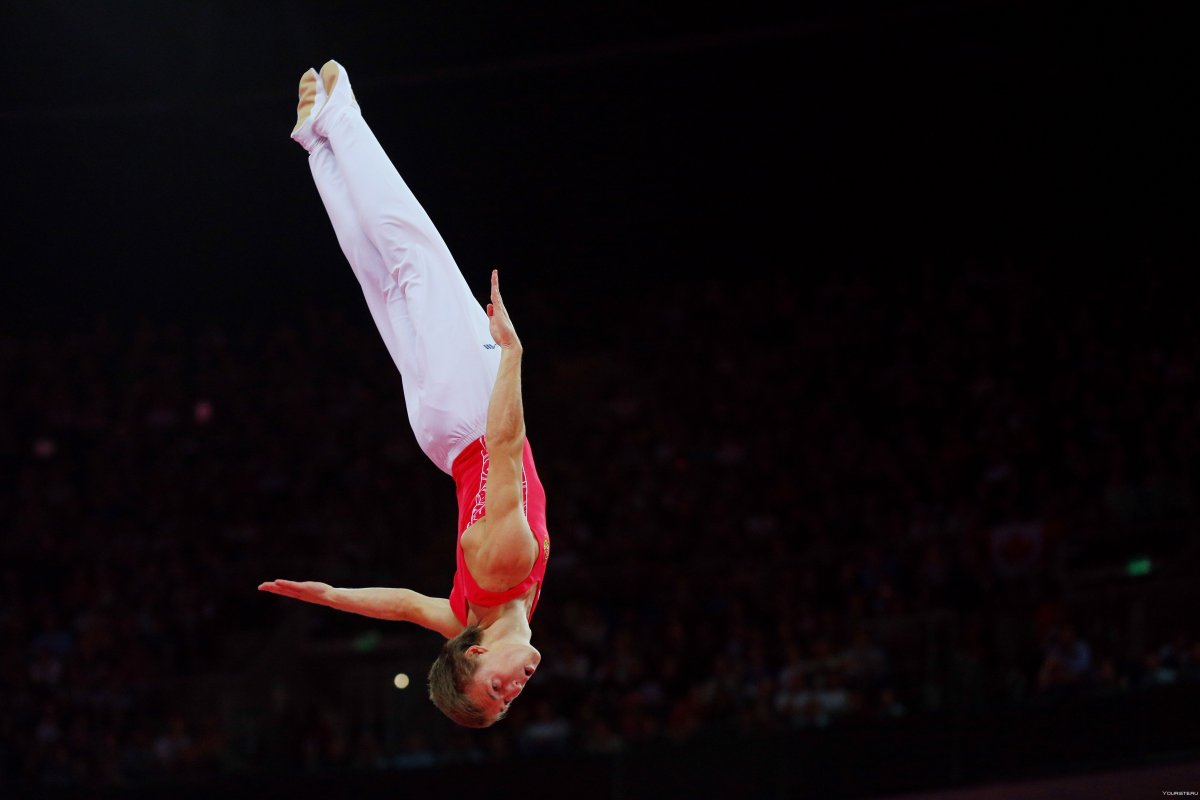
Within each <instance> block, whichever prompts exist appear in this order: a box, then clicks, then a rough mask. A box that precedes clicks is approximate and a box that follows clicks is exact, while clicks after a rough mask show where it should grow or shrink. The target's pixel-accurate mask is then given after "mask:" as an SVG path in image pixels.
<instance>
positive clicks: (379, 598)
mask: <svg viewBox="0 0 1200 800" xmlns="http://www.w3.org/2000/svg"><path fill="white" fill-rule="evenodd" d="M258 589H259V591H262V592H271V593H272V594H278V595H282V596H283V597H291V598H294V599H296V600H303V601H304V602H306V603H313V604H316V605H321V606H328V607H330V608H334V609H337V610H338V611H348V612H350V613H352V614H362V615H363V616H365V617H373V618H375V619H386V620H392V621H395V622H413V623H416V624H417V625H420V626H421V627H423V628H428V629H429V630H431V631H437V632H438V633H440V634H442V635H443V636H445V637H446V638H447V639H450V638H453V637H454V636H457V635H458V634H459V633H461V632H462V629H463V626H462V623H460V622H459V621H458V618H457V617H455V616H454V612H453V611H451V610H450V601H449V600H447V599H446V598H444V597H426V596H425V595H423V594H421V593H420V592H414V591H412V590H411V589H390V588H384V587H372V588H367V589H339V588H335V587H333V586H330V585H329V584H327V583H320V582H318V581H287V580H274V581H267V582H265V583H262V584H259V587H258Z"/></svg>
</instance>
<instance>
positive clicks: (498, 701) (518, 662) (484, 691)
mask: <svg viewBox="0 0 1200 800" xmlns="http://www.w3.org/2000/svg"><path fill="white" fill-rule="evenodd" d="M467 654H468V655H469V656H471V657H472V658H474V659H475V660H476V663H477V666H476V667H475V675H474V676H473V677H472V679H471V680H472V684H471V689H470V690H469V692H470V694H471V699H472V700H474V701H475V703H476V704H477V705H478V706H479V707H480V708H481V709H483V711H484V713H485V714H487V715H488V716H490V717H493V718H499V717H500V716H502V715H503V714H504V712H506V711H508V707H509V705H510V704H511V703H512V701H513V700H515V699H516V698H517V695H519V694H520V693H521V691H522V690H523V689H524V688H525V683H526V682H527V681H528V680H529V679H530V678H532V677H533V673H534V672H536V671H537V668H538V664H540V663H541V661H542V654H541V653H539V652H538V651H537V648H536V647H534V646H533V645H531V644H523V643H520V642H508V643H502V644H495V645H492V646H491V647H484V646H483V645H479V644H477V645H472V646H471V647H470V648H468V649H467Z"/></svg>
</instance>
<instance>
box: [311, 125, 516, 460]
mask: <svg viewBox="0 0 1200 800" xmlns="http://www.w3.org/2000/svg"><path fill="white" fill-rule="evenodd" d="M339 111H340V112H341V113H337V114H336V115H331V116H332V117H333V118H332V119H330V120H328V121H327V122H326V124H325V131H324V133H325V142H322V143H320V144H319V145H318V146H317V147H315V148H314V149H313V151H312V153H311V154H310V155H309V158H308V163H309V167H310V168H311V170H312V175H313V180H314V181H315V182H316V184H317V191H318V192H320V195H321V200H322V202H324V204H325V210H326V211H327V212H328V214H329V219H330V221H331V222H332V223H333V229H334V232H335V233H336V234H337V239H338V243H339V244H340V245H341V247H342V252H343V253H345V255H346V259H347V260H348V261H349V262H350V266H351V267H352V268H353V269H354V274H355V276H356V277H357V278H358V282H359V284H361V285H362V291H363V295H364V296H365V297H366V300H367V307H368V308H369V309H370V311H371V316H372V318H374V320H375V325H376V327H378V328H379V334H380V335H381V336H382V337H383V341H384V344H386V345H387V349H388V352H389V353H391V356H392V360H393V361H395V362H396V366H397V367H398V368H399V370H400V376H401V380H402V382H403V386H404V402H405V405H406V406H407V408H408V421H409V424H411V425H412V429H413V433H414V434H416V437H417V442H418V443H419V444H420V446H421V449H422V450H424V451H425V454H426V455H427V456H429V458H430V459H431V460H432V461H433V463H434V464H436V465H437V466H438V467H439V468H440V469H441V470H442V471H444V472H446V473H448V474H449V473H450V472H451V465H452V464H453V463H454V459H455V457H456V456H457V455H458V454H459V453H460V452H461V451H462V450H463V448H465V447H466V446H467V445H468V444H470V443H471V442H473V441H474V440H475V439H478V438H479V437H480V436H482V435H483V434H484V431H485V429H486V427H487V409H488V402H489V400H490V399H491V394H492V385H493V384H494V383H495V381H496V371H497V369H498V368H499V365H500V348H499V347H497V346H496V345H495V343H494V341H493V339H492V336H491V333H490V332H489V330H488V318H487V314H486V312H485V311H484V310H483V308H482V306H481V305H480V304H479V301H478V300H476V299H475V296H474V295H473V294H472V292H471V290H470V288H469V287H468V286H467V282H466V281H465V280H464V279H463V276H462V273H461V272H460V271H459V269H458V265H457V264H455V263H454V259H453V257H452V256H451V255H450V250H449V248H447V247H446V243H445V242H444V241H442V237H441V235H440V234H439V233H438V232H437V229H436V228H434V226H433V222H432V221H431V220H430V219H429V215H427V214H426V213H425V210H424V209H423V208H421V204H420V203H418V202H417V198H416V197H415V196H413V193H412V191H411V190H409V188H408V186H407V185H406V184H405V183H404V180H403V179H402V178H401V177H400V174H399V173H398V172H397V171H396V168H395V167H394V166H393V165H392V162H391V161H390V160H389V159H388V157H387V154H386V153H385V152H384V151H383V147H382V146H381V145H380V144H379V141H378V140H377V139H376V138H375V134H373V133H372V132H371V129H370V128H369V127H367V123H366V122H365V121H364V120H363V118H362V114H361V112H360V111H359V109H358V108H357V107H353V108H348V109H345V110H344V111H341V110H339Z"/></svg>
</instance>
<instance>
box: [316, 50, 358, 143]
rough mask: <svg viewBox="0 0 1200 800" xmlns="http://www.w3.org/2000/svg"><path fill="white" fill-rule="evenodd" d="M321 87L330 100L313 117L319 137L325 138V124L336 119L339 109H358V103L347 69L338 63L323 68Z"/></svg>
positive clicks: (327, 63)
mask: <svg viewBox="0 0 1200 800" xmlns="http://www.w3.org/2000/svg"><path fill="white" fill-rule="evenodd" d="M320 85H321V91H322V93H323V94H325V95H326V97H328V100H326V101H325V103H324V104H323V105H322V106H321V107H320V108H319V109H317V112H316V114H314V115H313V126H314V128H315V129H316V131H317V134H318V135H320V136H324V135H325V131H324V128H323V127H322V126H323V124H325V123H326V122H327V121H328V120H329V119H332V118H333V117H335V116H336V115H337V113H336V112H337V111H338V110H339V109H343V108H357V107H358V101H357V100H356V99H355V98H354V90H353V89H351V88H350V76H349V75H348V74H347V73H346V68H345V67H343V66H342V65H341V64H339V63H338V62H336V61H332V60H331V61H326V62H325V64H324V66H322V67H321V81H320Z"/></svg>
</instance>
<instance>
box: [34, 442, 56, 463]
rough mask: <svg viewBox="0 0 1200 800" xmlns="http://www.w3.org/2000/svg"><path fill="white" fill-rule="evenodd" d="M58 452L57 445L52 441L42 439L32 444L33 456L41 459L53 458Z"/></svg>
mask: <svg viewBox="0 0 1200 800" xmlns="http://www.w3.org/2000/svg"><path fill="white" fill-rule="evenodd" d="M56 452H58V445H57V444H55V443H54V440H53V439H48V438H46V437H42V438H41V439H38V440H37V441H35V442H34V443H33V454H34V455H35V456H37V457H38V458H41V459H47V458H53V457H54V454H55V453H56Z"/></svg>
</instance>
